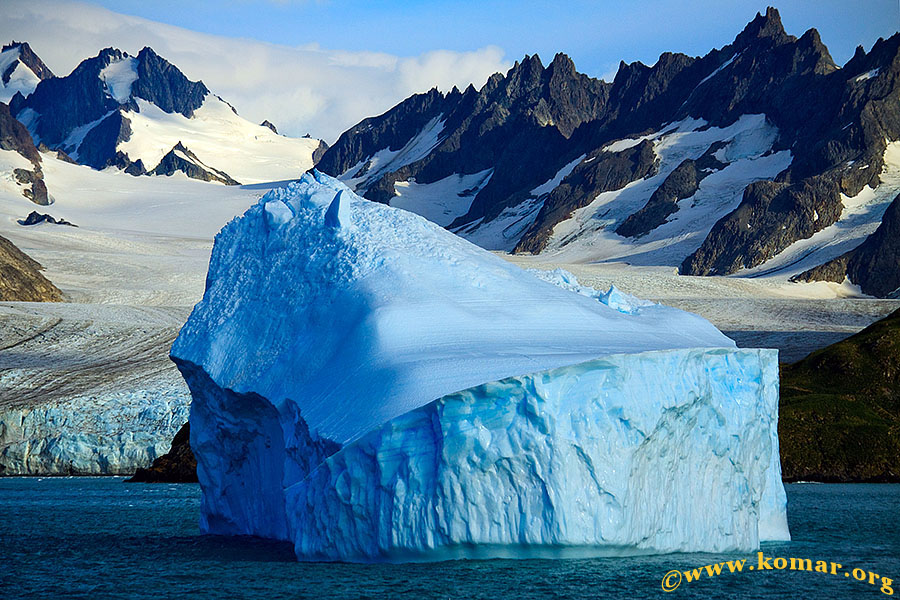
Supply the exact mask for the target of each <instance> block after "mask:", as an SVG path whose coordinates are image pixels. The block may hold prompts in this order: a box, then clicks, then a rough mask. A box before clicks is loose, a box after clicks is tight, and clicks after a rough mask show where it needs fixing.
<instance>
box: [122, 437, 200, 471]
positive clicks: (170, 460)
mask: <svg viewBox="0 0 900 600" xmlns="http://www.w3.org/2000/svg"><path fill="white" fill-rule="evenodd" d="M128 481H129V482H131V483H197V459H196V458H195V457H194V453H193V451H191V425H190V423H185V424H184V425H183V426H182V427H181V429H179V430H178V433H176V434H175V437H174V438H173V439H172V448H171V449H170V450H169V451H168V452H167V453H166V454H163V455H162V456H160V457H159V458H157V459H156V460H154V461H153V464H152V465H151V466H149V467H147V468H139V469H138V470H137V471H135V473H134V476H133V477H132V478H131V479H129V480H128Z"/></svg>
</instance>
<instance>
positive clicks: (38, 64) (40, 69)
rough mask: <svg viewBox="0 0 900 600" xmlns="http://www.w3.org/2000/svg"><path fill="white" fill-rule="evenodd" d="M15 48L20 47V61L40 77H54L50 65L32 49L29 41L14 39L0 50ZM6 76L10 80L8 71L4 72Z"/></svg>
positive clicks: (6, 79)
mask: <svg viewBox="0 0 900 600" xmlns="http://www.w3.org/2000/svg"><path fill="white" fill-rule="evenodd" d="M15 48H18V49H19V61H20V62H21V63H22V64H23V65H25V66H26V67H28V68H29V69H31V71H32V73H34V74H35V75H37V77H38V79H50V78H51V77H53V76H54V75H53V71H51V70H50V67H48V66H47V65H45V64H44V61H42V60H41V58H40V57H39V56H38V55H37V54H35V53H34V50H32V49H31V46H29V45H28V42H17V41H15V40H13V41H12V42H10V43H9V44H6V45H5V46H3V48H2V49H0V52H6V51H7V50H13V49H15ZM2 75H3V76H4V78H5V81H4V82H6V81H9V77H8V75H7V74H6V73H3V74H2Z"/></svg>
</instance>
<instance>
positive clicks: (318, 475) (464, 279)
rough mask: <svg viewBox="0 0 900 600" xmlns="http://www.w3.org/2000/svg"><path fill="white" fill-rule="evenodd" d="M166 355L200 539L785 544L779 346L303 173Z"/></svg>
mask: <svg viewBox="0 0 900 600" xmlns="http://www.w3.org/2000/svg"><path fill="white" fill-rule="evenodd" d="M536 275H537V276H536ZM172 358H173V360H174V361H175V362H176V364H177V365H178V367H179V368H180V369H181V372H182V374H183V375H184V377H185V379H186V381H187V382H188V385H189V386H190V388H191V393H192V396H193V403H192V406H191V418H190V420H191V445H192V447H193V449H194V453H195V454H196V456H197V461H198V476H199V479H200V484H201V488H202V491H203V498H202V504H201V528H202V529H203V530H204V531H206V532H209V533H217V534H235V535H257V536H262V537H269V538H275V539H282V540H290V541H291V542H293V544H294V547H295V550H296V553H297V556H298V558H301V559H326V560H358V561H369V560H391V561H402V560H439V559H445V558H457V557H490V556H514V557H522V556H572V555H574V556H583V555H600V554H626V553H647V552H670V551H710V552H713V551H715V552H720V551H732V550H733V551H744V550H752V549H754V548H756V547H757V546H758V544H759V542H760V540H782V539H788V537H789V534H788V529H787V521H786V516H785V506H786V500H785V494H784V488H783V486H782V484H781V467H780V463H779V455H778V438H777V414H778V383H777V354H776V352H775V351H772V350H747V349H737V348H735V346H734V343H733V342H732V341H731V340H729V339H728V338H727V337H725V336H724V335H723V334H722V333H721V332H719V331H718V330H716V329H715V328H714V327H713V326H712V325H711V324H710V323H708V322H707V321H705V320H703V319H702V318H700V317H698V316H696V315H692V314H690V313H685V312H682V311H679V310H676V309H673V308H669V307H665V306H661V305H658V304H652V303H648V302H645V301H641V300H638V299H637V298H633V297H630V296H628V295H627V294H623V293H622V292H620V291H619V290H616V289H612V290H610V291H609V292H607V293H598V292H596V291H595V290H592V289H591V288H585V287H583V286H580V285H578V283H577V281H575V280H574V278H573V277H572V276H571V275H570V274H568V273H566V272H564V271H556V272H551V273H538V274H533V273H529V272H525V271H522V270H521V269H519V268H518V267H516V266H513V265H511V264H509V263H507V262H506V261H504V260H502V259H501V258H499V257H497V256H494V255H492V254H490V253H488V252H485V251H483V250H481V249H479V248H478V247H476V246H474V245H472V244H470V243H468V242H466V241H464V240H462V239H460V238H458V237H456V236H454V235H453V234H451V233H449V232H447V231H445V230H444V229H442V228H440V227H438V226H436V225H434V224H432V223H430V222H428V221H426V220H424V219H422V218H421V217H418V216H416V215H414V214H413V213H410V212H406V211H403V210H400V209H396V208H390V207H388V206H384V205H380V204H376V203H373V202H369V201H366V200H362V199H360V198H359V197H357V196H356V195H355V194H353V192H351V191H350V190H349V189H347V188H346V187H345V186H344V185H343V184H341V183H340V182H338V181H337V180H335V179H332V178H330V177H327V176H325V175H322V174H320V173H317V172H313V173H308V174H306V175H304V176H303V177H302V179H301V180H300V181H299V182H297V183H293V184H291V185H289V186H288V187H286V188H282V189H277V190H273V191H272V192H270V193H268V194H266V196H264V197H263V198H262V199H261V200H260V202H259V203H258V204H257V205H255V206H253V207H251V208H250V209H249V210H248V211H247V212H246V213H245V214H244V215H243V216H242V217H240V218H237V219H235V220H233V221H232V222H231V223H229V224H228V225H226V226H225V228H224V229H223V230H222V232H220V234H219V235H218V236H217V238H216V243H215V247H214V248H213V254H212V259H211V261H210V268H209V275H208V277H207V288H206V292H205V294H204V297H203V300H202V301H201V302H200V303H199V304H197V306H196V307H195V308H194V311H193V313H192V314H191V317H190V319H189V320H188V322H187V324H186V325H185V326H184V328H183V329H182V331H181V334H180V335H179V337H178V339H177V340H176V342H175V344H174V346H173V348H172Z"/></svg>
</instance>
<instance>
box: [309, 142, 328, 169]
mask: <svg viewBox="0 0 900 600" xmlns="http://www.w3.org/2000/svg"><path fill="white" fill-rule="evenodd" d="M327 150H328V144H326V143H325V140H319V147H318V148H316V149H315V150H313V153H312V161H313V166H315V165H316V163H318V162H319V161H320V160H322V157H323V156H325V152H326V151H327Z"/></svg>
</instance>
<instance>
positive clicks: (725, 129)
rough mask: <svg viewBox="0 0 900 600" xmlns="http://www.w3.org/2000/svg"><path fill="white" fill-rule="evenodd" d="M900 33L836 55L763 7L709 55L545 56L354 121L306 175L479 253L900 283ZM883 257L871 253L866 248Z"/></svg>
mask: <svg viewBox="0 0 900 600" xmlns="http://www.w3.org/2000/svg"><path fill="white" fill-rule="evenodd" d="M898 47H900V34H898V35H894V36H893V37H891V38H890V39H888V40H883V39H880V40H879V41H878V42H877V43H876V44H875V45H874V46H873V48H872V49H871V50H870V51H869V52H866V51H865V50H864V49H863V48H862V47H860V48H858V49H857V51H856V54H855V55H854V56H853V58H852V59H851V60H850V61H848V62H847V64H845V65H844V66H842V67H839V66H838V65H836V64H835V63H834V61H833V60H832V58H831V56H830V54H829V52H828V50H827V48H826V47H825V46H824V45H823V43H822V41H821V39H820V37H819V34H818V32H817V31H816V30H814V29H810V30H809V31H807V32H806V33H805V34H803V35H802V36H801V37H799V38H797V37H795V36H792V35H789V34H787V33H786V32H785V30H784V28H783V26H782V23H781V19H780V16H779V14H778V11H777V10H776V9H774V8H769V9H768V10H767V11H766V13H765V14H757V16H756V18H755V19H753V21H751V22H750V23H749V24H748V25H747V26H746V28H745V29H744V30H743V31H742V32H741V33H740V34H739V35H738V36H737V37H736V38H735V40H734V42H733V43H731V44H729V45H727V46H725V47H723V48H721V49H715V50H712V51H711V52H709V53H708V54H706V55H705V56H703V57H691V56H686V55H684V54H677V53H665V54H663V55H661V56H660V58H659V60H658V61H657V63H656V64H655V65H653V66H646V65H644V64H641V63H640V62H636V63H631V64H626V63H624V62H623V63H621V64H620V66H619V69H618V72H617V73H616V75H615V78H614V79H613V81H612V82H611V83H608V82H605V81H601V80H597V79H593V78H591V77H588V76H586V75H584V74H581V73H579V72H577V71H576V69H575V66H574V64H573V63H572V61H571V60H570V59H569V58H568V57H566V56H565V55H563V54H558V55H557V56H555V57H554V59H553V60H552V61H551V62H550V64H549V65H547V66H546V67H545V66H544V65H543V64H542V62H541V60H540V59H539V58H538V57H537V56H526V57H525V58H524V59H523V60H522V61H521V62H518V63H516V64H515V66H513V68H512V69H510V70H509V71H508V72H507V73H506V75H501V74H496V75H494V76H493V77H491V78H490V79H489V80H488V82H487V83H486V84H485V85H484V87H482V88H481V89H480V90H476V89H474V88H473V87H471V86H470V87H469V88H467V89H466V90H464V91H462V92H460V91H459V90H457V89H453V90H452V91H450V92H449V93H447V94H442V93H440V92H438V91H437V90H431V91H430V92H427V93H425V94H419V95H415V96H412V97H410V98H408V99H407V100H405V101H403V102H402V103H400V104H399V105H397V106H395V107H394V108H392V109H391V110H389V111H388V112H386V113H385V114H383V115H380V116H377V117H372V118H368V119H365V120H363V121H362V122H360V123H359V124H357V125H355V126H354V127H351V128H350V129H349V130H348V131H347V132H345V133H344V134H343V135H342V136H341V137H340V138H339V139H338V141H337V142H336V143H335V144H334V145H333V146H332V147H331V148H329V149H328V151H327V152H325V154H324V156H323V157H322V158H321V160H320V161H319V162H318V163H317V168H318V169H319V170H321V171H323V172H325V173H328V174H331V175H333V176H337V177H340V178H341V179H342V180H344V181H345V182H347V183H349V184H350V185H351V186H352V187H354V188H355V189H356V191H358V192H360V193H362V194H363V195H364V196H365V197H366V198H369V199H371V200H374V201H376V202H384V203H390V204H391V205H394V206H400V207H402V208H406V209H409V210H412V211H414V212H418V213H419V214H422V215H423V216H425V217H427V218H429V219H432V220H433V221H435V222H437V223H439V224H441V225H444V226H446V227H448V228H450V229H451V230H452V231H454V232H456V233H458V234H459V235H461V236H463V237H466V238H468V239H470V240H471V241H473V242H475V243H477V244H479V245H481V246H484V247H486V248H489V249H497V250H507V251H514V252H524V253H535V254H537V253H541V254H546V255H550V256H556V257H558V258H559V259H560V262H583V261H590V262H593V261H624V262H629V263H631V264H637V265H671V266H673V267H677V268H678V269H679V271H680V272H681V273H682V274H689V275H730V274H735V273H736V274H741V275H748V276H757V275H760V274H766V273H771V272H780V273H782V274H786V275H788V276H791V277H793V278H794V279H795V280H805V281H808V280H817V279H825V280H831V281H837V282H841V281H843V280H844V279H845V277H849V279H850V282H851V283H853V284H856V285H859V286H860V287H861V289H862V291H863V292H865V293H869V294H872V295H878V296H888V295H891V294H896V293H897V290H898V288H900V248H898V245H897V243H896V242H895V241H893V240H895V239H896V236H891V235H887V234H886V231H887V229H889V224H887V223H886V224H885V226H884V227H882V230H881V232H880V233H878V232H876V231H875V229H876V227H878V225H879V223H880V222H881V219H882V215H884V214H885V213H886V211H888V207H889V206H892V207H893V210H892V211H888V212H887V214H888V215H889V216H890V215H893V214H894V213H896V212H897V211H898V210H900V200H895V198H896V196H897V193H898V192H900V149H898V147H897V145H896V143H895V142H893V140H898V139H900V102H898V101H900V88H898V86H897V81H898V75H900V56H898ZM873 256H874V257H878V258H877V259H876V258H871V257H873Z"/></svg>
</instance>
